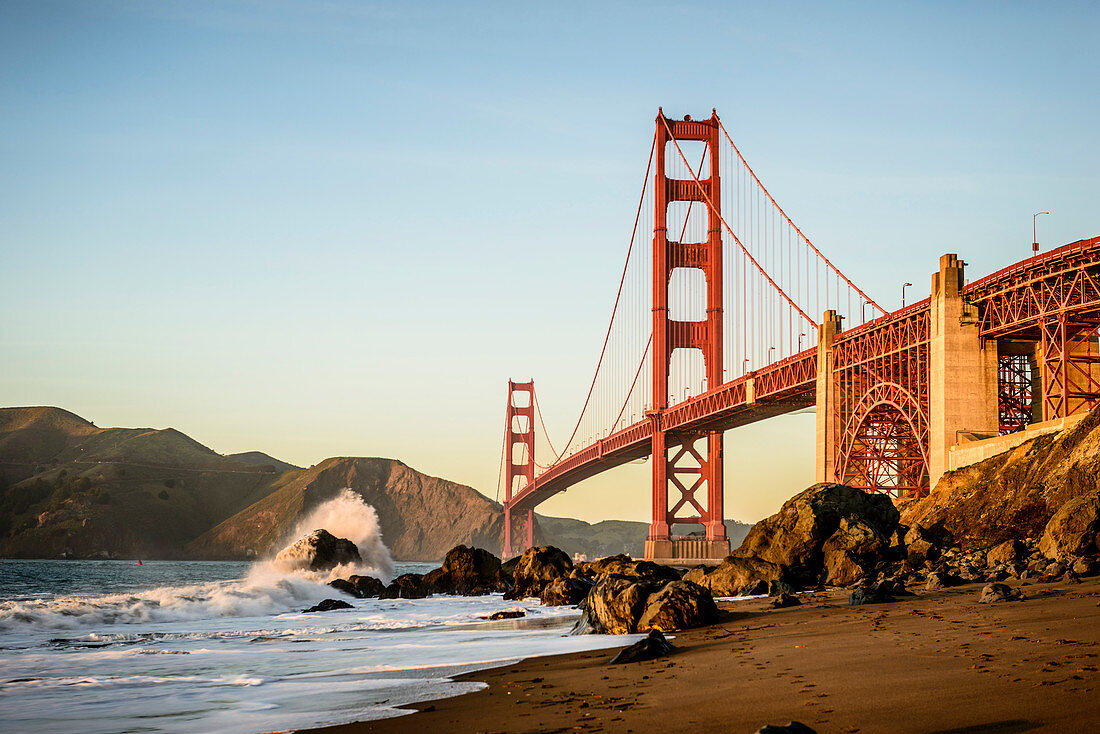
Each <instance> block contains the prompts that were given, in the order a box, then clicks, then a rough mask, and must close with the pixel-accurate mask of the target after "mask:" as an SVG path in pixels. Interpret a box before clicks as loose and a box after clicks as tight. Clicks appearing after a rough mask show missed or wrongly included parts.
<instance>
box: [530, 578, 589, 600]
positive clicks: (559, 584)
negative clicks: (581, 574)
mask: <svg viewBox="0 0 1100 734" xmlns="http://www.w3.org/2000/svg"><path fill="white" fill-rule="evenodd" d="M591 588H592V584H590V583H588V582H587V581H585V580H584V579H583V578H577V577H574V576H566V577H564V578H560V579H554V580H553V581H551V582H550V584H549V585H548V586H547V587H546V588H545V589H543V590H542V596H540V597H539V601H541V602H542V603H543V605H545V606H548V607H561V606H571V605H573V604H580V603H581V601H582V600H583V599H584V598H585V597H586V596H588V592H589V590H590V589H591Z"/></svg>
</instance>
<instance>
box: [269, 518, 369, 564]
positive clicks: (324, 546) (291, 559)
mask: <svg viewBox="0 0 1100 734" xmlns="http://www.w3.org/2000/svg"><path fill="white" fill-rule="evenodd" d="M361 562H362V558H360V557H359V549H358V548H357V547H356V546H355V543H352V542H351V541H350V540H348V539H347V538H337V537H336V536H335V535H333V534H332V533H330V532H329V531H327V530H325V529H324V528H321V529H319V530H314V531H313V532H312V533H310V534H309V535H307V536H305V537H304V538H299V539H298V540H296V541H294V542H293V543H291V544H290V545H288V546H287V547H286V548H283V549H282V550H281V551H279V553H278V554H277V555H276V556H275V563H276V564H278V565H279V566H280V567H281V568H283V569H284V570H287V571H296V570H299V569H302V570H307V571H328V570H330V569H333V568H336V567H337V566H344V565H348V566H354V565H358V564H359V563H361Z"/></svg>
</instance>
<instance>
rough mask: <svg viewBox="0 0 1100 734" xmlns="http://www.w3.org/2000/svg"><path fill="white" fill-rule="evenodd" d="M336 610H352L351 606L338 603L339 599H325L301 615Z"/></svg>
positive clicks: (343, 602)
mask: <svg viewBox="0 0 1100 734" xmlns="http://www.w3.org/2000/svg"><path fill="white" fill-rule="evenodd" d="M337 609H354V607H353V606H352V605H351V604H348V603H347V602H346V601H340V600H339V599H325V600H324V601H322V602H321V603H320V604H318V605H317V606H313V607H310V608H309V609H306V610H305V611H304V612H303V613H304V614H309V613H311V612H332V611H335V610H337Z"/></svg>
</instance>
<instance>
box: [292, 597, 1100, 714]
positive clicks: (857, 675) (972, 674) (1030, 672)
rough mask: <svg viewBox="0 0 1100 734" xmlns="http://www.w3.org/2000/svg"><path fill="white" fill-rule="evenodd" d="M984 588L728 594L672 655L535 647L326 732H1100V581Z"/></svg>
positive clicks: (678, 638) (678, 640)
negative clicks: (529, 653)
mask: <svg viewBox="0 0 1100 734" xmlns="http://www.w3.org/2000/svg"><path fill="white" fill-rule="evenodd" d="M1013 585H1019V584H1013ZM982 586H984V584H969V585H966V586H960V587H955V588H951V589H945V590H942V591H937V592H928V593H926V592H920V593H919V594H918V596H916V597H904V598H903V599H902V600H901V601H899V602H897V603H893V604H876V605H867V606H860V607H849V606H847V600H848V592H846V591H844V590H829V591H825V592H820V593H815V594H808V595H804V596H803V597H802V601H803V605H802V606H799V607H793V608H789V609H780V610H768V609H767V608H766V600H755V601H750V602H741V603H737V604H731V603H725V604H722V603H720V606H721V607H722V608H723V609H724V610H725V611H727V612H728V616H727V617H726V619H725V620H724V621H722V622H720V623H719V624H716V625H713V626H711V627H707V628H703V629H697V630H690V631H687V632H682V633H678V634H677V635H676V637H675V640H674V641H673V644H675V645H676V646H677V647H678V648H679V650H678V651H677V652H676V653H675V654H673V655H672V656H670V657H667V658H662V659H659V660H655V661H649V662H644V663H634V664H629V665H615V666H612V665H608V664H607V662H608V660H609V659H610V658H611V656H612V654H613V653H612V652H609V651H600V652H587V653H576V654H571V655H559V656H554V657H544V658H533V659H530V660H526V661H524V662H521V663H519V664H516V665H510V666H507V667H504V668H497V669H494V670H486V671H480V672H477V673H472V674H469V675H467V676H463V679H467V680H478V681H484V682H486V683H487V684H488V688H486V689H484V690H481V691H478V692H475V693H470V694H466V695H463V696H458V697H455V698H450V699H444V700H438V701H431V702H425V703H423V704H417V705H415V706H412V707H410V708H415V709H417V710H418V711H419V713H415V714H411V715H408V716H401V717H398V718H392V719H385V720H381V721H372V722H363V723H358V724H348V725H343V726H334V727H326V728H323V729H316V730H313V731H315V732H325V734H362V733H364V732H379V733H382V732H412V733H415V734H435V733H436V732H651V731H661V732H675V731H686V730H690V731H692V732H745V733H746V734H749V733H751V732H755V731H756V730H757V729H758V728H759V727H761V726H763V725H764V724H785V723H787V722H788V721H791V720H792V719H793V720H796V721H801V722H803V723H805V724H807V725H809V726H811V727H813V728H814V729H815V730H817V731H818V732H819V733H820V734H825V733H826V732H867V733H871V732H890V733H895V732H921V733H922V734H927V733H930V732H937V733H939V734H948V733H949V732H950V733H952V734H963V733H964V732H965V733H966V734H972V733H975V734H976V733H983V734H984V733H986V732H997V733H1005V734H1007V733H1009V732H1028V731H1067V732H1068V731H1080V732H1086V731H1100V672H1098V668H1100V578H1091V579H1085V580H1084V581H1083V582H1082V583H1079V584H1071V583H1061V582H1058V583H1053V584H1028V583H1026V582H1025V583H1024V584H1022V585H1019V586H1020V587H1021V590H1022V591H1023V592H1024V593H1025V594H1026V595H1027V597H1028V598H1027V599H1026V600H1024V601H1019V602H1016V601H1011V602H1000V603H996V604H979V603H978V602H977V600H978V595H979V592H980V590H981V588H982Z"/></svg>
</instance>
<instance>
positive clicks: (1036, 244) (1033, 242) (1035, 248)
mask: <svg viewBox="0 0 1100 734" xmlns="http://www.w3.org/2000/svg"><path fill="white" fill-rule="evenodd" d="M1040 214H1050V212H1036V213H1035V214H1032V215H1031V251H1032V252H1038V251H1039V238H1038V237H1037V236H1036V235H1035V220H1036V218H1038V216H1039V215H1040Z"/></svg>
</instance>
